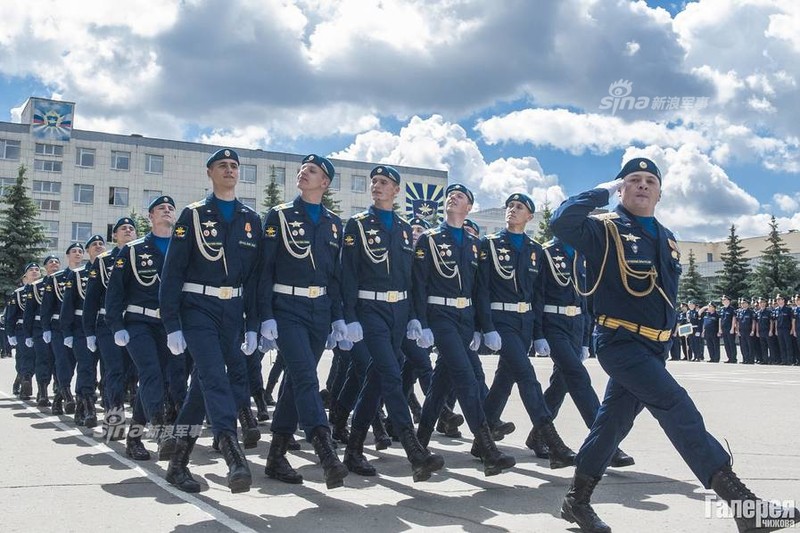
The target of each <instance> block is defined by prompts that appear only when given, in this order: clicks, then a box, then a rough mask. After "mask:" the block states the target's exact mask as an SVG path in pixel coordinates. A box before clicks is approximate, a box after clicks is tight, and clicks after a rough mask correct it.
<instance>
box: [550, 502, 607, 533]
mask: <svg viewBox="0 0 800 533" xmlns="http://www.w3.org/2000/svg"><path fill="white" fill-rule="evenodd" d="M561 518H563V519H564V520H566V521H567V522H569V523H570V524H578V527H580V528H581V531H582V532H583V533H611V528H610V527H604V528H596V527H594V528H593V527H591V526H589V525H587V526H586V527H584V526H582V525H581V524H580V522H578V519H577V518H575V515H573V514H572V511H571V510H570V509H569V508H567V506H566V504H565V503H562V504H561Z"/></svg>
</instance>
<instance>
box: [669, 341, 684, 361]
mask: <svg viewBox="0 0 800 533" xmlns="http://www.w3.org/2000/svg"><path fill="white" fill-rule="evenodd" d="M669 357H670V359H672V360H673V361H680V360H681V338H680V337H677V336H673V337H672V344H670V346H669Z"/></svg>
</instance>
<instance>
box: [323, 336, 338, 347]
mask: <svg viewBox="0 0 800 533" xmlns="http://www.w3.org/2000/svg"><path fill="white" fill-rule="evenodd" d="M335 347H336V341H335V340H334V338H333V333H331V334H330V335H328V338H327V339H325V349H326V350H333V349H334V348H335Z"/></svg>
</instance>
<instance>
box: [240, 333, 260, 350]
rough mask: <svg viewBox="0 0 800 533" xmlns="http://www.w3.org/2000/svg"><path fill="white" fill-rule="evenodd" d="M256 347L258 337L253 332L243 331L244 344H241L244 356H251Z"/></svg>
mask: <svg viewBox="0 0 800 533" xmlns="http://www.w3.org/2000/svg"><path fill="white" fill-rule="evenodd" d="M257 347H258V335H257V334H256V332H255V331H245V333H244V342H243V343H242V352H243V353H244V354H245V355H253V352H255V351H256V348H257Z"/></svg>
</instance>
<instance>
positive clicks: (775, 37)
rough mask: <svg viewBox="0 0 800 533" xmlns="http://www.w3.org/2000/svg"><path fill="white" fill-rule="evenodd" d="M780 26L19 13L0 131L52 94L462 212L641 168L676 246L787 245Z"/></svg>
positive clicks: (172, 0)
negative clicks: (316, 162)
mask: <svg viewBox="0 0 800 533" xmlns="http://www.w3.org/2000/svg"><path fill="white" fill-rule="evenodd" d="M142 13H147V14H148V16H141V15H142ZM798 27H800V3H798V2H795V1H793V0H784V1H781V0H740V1H737V2H730V1H727V0H699V1H696V2H656V1H652V0H649V1H647V2H642V1H637V2H631V1H627V0H619V1H616V0H562V1H559V2H553V1H550V0H535V1H524V2H523V1H514V0H507V1H501V2H493V1H489V0H449V1H447V2H422V1H418V0H417V1H409V0H384V1H383V2H381V3H376V2H368V1H365V0H340V1H338V2H325V1H320V0H247V1H233V0H183V1H180V0H140V1H137V2H133V1H118V2H113V3H110V2H105V1H103V0H86V1H83V2H79V3H73V2H69V3H68V2H60V1H57V0H30V1H28V2H24V3H22V2H18V3H16V6H12V7H8V6H7V7H6V9H5V10H4V17H3V19H2V20H0V120H6V121H8V120H16V119H17V116H18V113H19V108H20V106H21V105H22V103H23V102H24V101H25V99H26V98H27V97H28V96H42V97H57V98H62V99H65V100H70V101H74V102H76V117H75V127H76V128H77V129H89V130H100V131H109V132H116V133H140V134H144V135H148V136H155V137H162V138H174V139H185V140H191V141H198V142H207V143H216V144H228V145H232V146H238V147H252V148H255V147H258V148H264V149H271V150H282V151H292V152H299V153H310V152H316V153H324V154H327V155H333V156H335V157H339V158H350V159H360V160H367V161H374V162H383V163H390V164H391V163H395V164H402V165H412V166H423V167H433V168H441V169H446V170H448V171H449V172H450V175H451V179H452V180H454V181H462V182H465V183H467V184H468V185H469V186H470V187H471V188H472V189H473V190H474V191H475V192H476V198H477V201H478V203H479V206H480V207H481V208H485V207H494V206H497V205H500V204H501V203H502V201H503V199H504V198H505V196H506V195H508V194H510V193H511V192H516V191H520V190H525V191H526V192H528V193H530V194H532V195H533V197H534V199H535V200H536V202H537V204H538V205H541V204H542V203H543V202H544V201H550V202H551V203H553V204H558V203H559V202H560V201H561V200H563V199H564V198H565V197H567V196H569V195H571V194H575V193H577V192H580V191H581V190H584V189H588V188H591V187H592V186H593V185H594V184H596V183H599V182H602V181H606V180H608V179H610V178H611V177H613V176H614V174H616V172H617V170H618V169H619V167H620V165H621V164H622V162H623V161H624V160H625V159H626V158H629V157H633V156H636V155H645V156H648V157H651V158H653V159H654V160H655V161H656V162H657V163H658V164H659V166H660V167H661V169H662V172H663V174H664V180H665V181H664V194H663V198H662V201H661V205H660V208H659V213H658V216H659V218H660V219H661V220H662V221H663V222H665V223H666V224H667V225H668V226H670V227H671V228H673V230H675V231H676V233H677V234H678V235H679V236H680V238H682V239H720V238H724V237H725V236H726V235H727V232H728V228H729V227H730V225H731V224H736V226H737V228H739V232H740V234H742V235H745V236H751V235H760V234H764V233H766V231H767V229H768V228H767V222H768V220H769V217H770V215H772V214H774V215H776V216H777V217H778V220H779V224H780V228H781V229H782V230H788V229H800V187H798V179H797V178H798V174H800V131H799V130H800V127H798V124H800V105H798V103H800V102H799V101H798V97H797V94H798V87H797V85H798V82H799V81H800V57H798V56H800V34H799V33H798V32H797V30H796V28H798ZM604 99H605V100H604ZM628 104H635V106H634V108H631V106H629V105H628ZM670 104H674V108H673V107H671V105H670Z"/></svg>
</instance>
